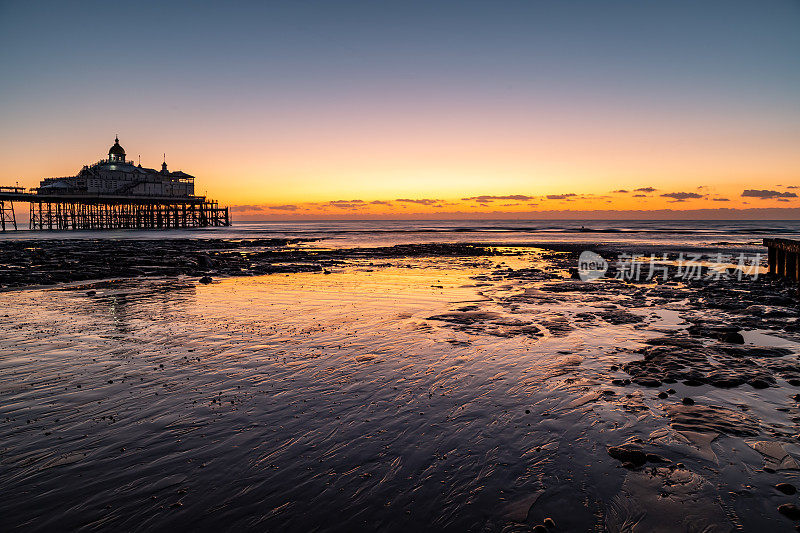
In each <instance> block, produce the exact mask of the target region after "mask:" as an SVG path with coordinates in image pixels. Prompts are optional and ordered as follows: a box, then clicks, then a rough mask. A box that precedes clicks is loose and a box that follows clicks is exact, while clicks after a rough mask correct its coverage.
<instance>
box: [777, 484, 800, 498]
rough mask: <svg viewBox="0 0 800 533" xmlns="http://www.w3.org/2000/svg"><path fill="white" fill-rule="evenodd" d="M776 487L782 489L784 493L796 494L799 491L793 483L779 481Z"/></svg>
mask: <svg viewBox="0 0 800 533" xmlns="http://www.w3.org/2000/svg"><path fill="white" fill-rule="evenodd" d="M775 488H776V489H778V490H779V491H781V492H782V493H784V494H789V495H791V494H794V493H796V492H797V489H796V488H795V486H794V485H792V484H791V483H778V484H777V485H775Z"/></svg>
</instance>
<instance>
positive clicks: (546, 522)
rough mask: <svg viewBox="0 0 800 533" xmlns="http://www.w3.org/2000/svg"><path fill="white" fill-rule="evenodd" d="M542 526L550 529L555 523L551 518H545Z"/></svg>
mask: <svg viewBox="0 0 800 533" xmlns="http://www.w3.org/2000/svg"><path fill="white" fill-rule="evenodd" d="M544 526H545V527H547V528H550V529H553V528H554V527H556V523H555V521H554V520H553V519H552V518H545V519H544Z"/></svg>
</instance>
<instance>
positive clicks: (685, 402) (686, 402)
mask: <svg viewBox="0 0 800 533" xmlns="http://www.w3.org/2000/svg"><path fill="white" fill-rule="evenodd" d="M683 405H694V400H692V399H691V398H684V399H683Z"/></svg>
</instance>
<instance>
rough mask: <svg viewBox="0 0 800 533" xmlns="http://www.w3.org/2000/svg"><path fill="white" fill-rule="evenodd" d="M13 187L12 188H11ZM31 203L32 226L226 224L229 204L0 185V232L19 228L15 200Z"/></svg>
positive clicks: (98, 227)
mask: <svg viewBox="0 0 800 533" xmlns="http://www.w3.org/2000/svg"><path fill="white" fill-rule="evenodd" d="M11 189H14V190H11ZM15 201H16V202H29V206H30V223H29V227H30V229H31V230H106V229H178V228H203V227H216V226H230V216H229V212H228V208H227V207H219V204H218V203H217V202H216V201H213V200H208V199H206V198H205V197H203V196H195V197H190V198H167V197H165V198H158V197H135V196H117V197H114V196H96V197H86V196H80V197H69V196H65V195H53V196H50V195H43V194H36V193H31V192H24V189H22V188H19V187H0V215H2V216H1V217H0V218H2V226H1V227H2V231H6V229H10V228H11V227H12V226H13V228H14V229H17V221H16V215H15V213H14V202H15Z"/></svg>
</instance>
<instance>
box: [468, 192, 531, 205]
mask: <svg viewBox="0 0 800 533" xmlns="http://www.w3.org/2000/svg"><path fill="white" fill-rule="evenodd" d="M534 198H535V197H534V196H527V195H524V194H508V195H505V196H490V195H488V194H483V195H481V196H470V197H469V198H462V199H461V200H462V201H464V202H478V203H487V202H493V201H495V200H519V201H521V202H526V201H528V200H533V199H534Z"/></svg>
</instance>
